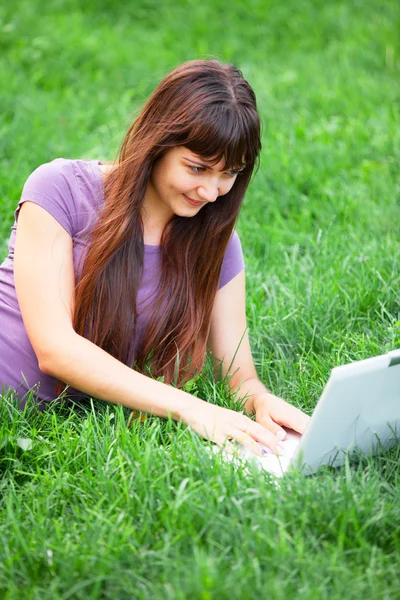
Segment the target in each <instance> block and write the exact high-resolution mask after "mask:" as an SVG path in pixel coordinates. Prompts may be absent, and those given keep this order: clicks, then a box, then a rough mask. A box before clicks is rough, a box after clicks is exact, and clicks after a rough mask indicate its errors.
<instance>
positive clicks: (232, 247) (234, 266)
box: [218, 231, 244, 289]
mask: <svg viewBox="0 0 400 600" xmlns="http://www.w3.org/2000/svg"><path fill="white" fill-rule="evenodd" d="M243 269H244V258H243V251H242V245H241V243H240V238H239V236H238V234H237V233H236V231H233V233H232V236H231V239H230V240H229V242H228V245H227V247H226V251H225V256H224V260H223V261H222V267H221V274H220V278H219V285H218V289H221V288H222V287H224V285H226V284H227V283H229V282H230V281H231V279H233V278H234V277H236V275H238V274H239V273H240V272H241V271H243Z"/></svg>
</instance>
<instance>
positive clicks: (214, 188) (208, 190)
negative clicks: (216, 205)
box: [197, 183, 219, 202]
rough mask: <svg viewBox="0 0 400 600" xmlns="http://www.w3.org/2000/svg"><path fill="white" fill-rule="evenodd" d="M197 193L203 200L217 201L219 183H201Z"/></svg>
mask: <svg viewBox="0 0 400 600" xmlns="http://www.w3.org/2000/svg"><path fill="white" fill-rule="evenodd" d="M197 193H198V195H199V196H200V198H201V199H202V200H206V201H207V202H215V200H216V199H217V198H218V196H219V192H218V184H216V183H210V184H209V185H201V186H199V187H198V188H197Z"/></svg>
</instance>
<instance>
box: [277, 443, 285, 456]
mask: <svg viewBox="0 0 400 600" xmlns="http://www.w3.org/2000/svg"><path fill="white" fill-rule="evenodd" d="M275 448H276V449H277V450H278V451H279V454H283V452H285V448H284V447H283V446H282V444H279V442H278V443H277V444H276V446H275Z"/></svg>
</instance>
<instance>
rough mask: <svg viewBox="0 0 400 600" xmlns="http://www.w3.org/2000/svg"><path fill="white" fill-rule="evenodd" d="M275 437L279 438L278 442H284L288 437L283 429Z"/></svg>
mask: <svg viewBox="0 0 400 600" xmlns="http://www.w3.org/2000/svg"><path fill="white" fill-rule="evenodd" d="M275 437H276V438H278V440H284V439H285V437H286V431H283V429H279V430H278V431H277V432H276V434H275Z"/></svg>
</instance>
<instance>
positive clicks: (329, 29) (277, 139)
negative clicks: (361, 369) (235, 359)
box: [0, 0, 400, 600]
mask: <svg viewBox="0 0 400 600" xmlns="http://www.w3.org/2000/svg"><path fill="white" fill-rule="evenodd" d="M4 4H6V3H3V5H2V6H1V7H0V32H1V34H0V49H1V51H0V87H1V90H2V92H1V95H0V128H1V136H0V164H1V168H0V259H3V258H4V257H5V256H6V254H7V239H8V236H9V233H10V227H11V225H12V223H13V211H14V210H15V207H16V204H17V202H18V199H19V195H20V193H21V189H22V186H23V183H24V181H25V179H26V178H27V176H28V175H29V173H30V172H31V171H32V170H33V169H34V168H35V167H36V166H38V165H39V164H42V163H44V162H47V161H50V160H52V159H53V158H55V157H59V156H63V157H66V158H79V157H83V158H102V159H113V157H115V155H116V152H117V149H118V145H119V143H120V142H121V140H122V136H123V133H124V131H125V129H126V128H127V126H128V124H129V123H130V122H131V120H132V118H133V117H134V115H135V114H136V113H137V111H138V110H139V108H140V106H141V104H142V103H143V102H144V100H145V99H146V97H147V95H148V94H149V93H150V92H151V91H152V90H153V89H154V87H155V86H156V84H157V83H158V82H159V81H160V80H161V79H162V77H163V76H164V75H165V74H166V73H167V72H168V71H169V70H171V69H172V68H173V67H174V66H176V65H177V64H179V63H180V62H183V61H184V60H189V59H192V58H198V57H202V58H204V57H211V56H216V57H219V58H220V59H222V60H224V61H227V62H233V63H235V64H236V65H237V66H238V67H239V68H240V69H241V70H242V71H243V73H244V75H245V77H246V78H247V79H248V80H249V81H250V83H251V84H252V85H253V87H254V89H255V91H256V94H257V98H258V104H259V110H260V113H261V116H262V120H263V151H262V157H261V166H260V169H259V171H258V173H257V175H256V176H255V178H254V181H253V183H252V186H251V187H250V189H249V192H248V194H247V196H246V199H245V203H244V207H243V210H242V213H241V216H240V218H239V222H238V226H237V230H238V232H239V234H240V237H241V241H242V246H243V251H244V255H245V260H246V281H247V296H248V302H247V315H248V324H249V330H250V335H251V344H252V350H253V354H254V358H255V362H256V365H257V369H258V372H259V375H260V377H261V378H262V379H263V380H264V381H265V383H266V385H267V386H268V387H269V388H270V389H271V390H272V391H273V392H274V393H275V394H277V395H280V396H282V397H283V398H285V399H287V400H289V401H290V402H292V403H293V404H295V405H296V406H299V407H300V408H302V409H303V410H305V411H306V412H308V413H310V414H311V412H312V410H313V407H314V406H315V403H316V401H317V400H318V397H319V395H320V393H321V391H322V389H323V387H324V384H325V382H326V380H327V378H328V376H329V372H330V370H331V369H332V367H334V366H336V365H339V364H343V363H346V362H349V361H352V360H359V359H363V358H368V357H370V356H374V355H378V354H382V353H385V352H387V351H389V350H393V349H394V348H399V347H400V241H399V233H400V204H399V202H400V194H399V190H400V177H399V172H400V171H399V167H400V36H399V35H398V34H399V31H400V5H399V4H398V2H396V1H395V0H392V1H388V0H386V1H382V2H376V1H375V2H374V1H373V0H364V2H359V1H358V0H347V1H345V0H341V1H339V0H332V1H331V2H322V0H313V1H312V0H298V1H297V2H295V1H294V0H289V1H288V2H286V3H281V2H278V1H277V0H269V1H267V0H248V1H247V2H244V1H238V0H233V1H232V2H231V3H227V2H226V1H224V2H223V1H222V0H213V1H211V0H205V1H203V2H194V1H193V0H186V1H184V0H174V1H172V0H164V1H162V0H159V1H156V0H143V1H139V0H137V1H136V0H132V2H130V3H128V4H126V3H124V2H122V0H115V1H114V2H111V0H108V1H107V0H97V1H94V0H87V1H86V2H81V1H80V0H64V1H63V0H49V2H47V3H42V2H39V0H30V1H29V2H28V1H27V0H21V1H20V2H18V6H17V5H12V4H11V3H10V5H9V6H4ZM196 393H197V394H198V395H200V396H201V397H202V398H204V399H206V400H209V401H211V402H216V403H219V404H221V405H224V406H230V407H234V406H235V405H234V400H233V399H232V398H231V397H230V396H229V395H228V393H227V391H226V387H225V386H224V384H223V382H219V381H215V380H214V379H213V377H212V376H211V374H210V369H209V368H208V369H206V370H205V373H204V376H203V377H202V378H201V379H200V380H199V381H198V382H197V388H196ZM128 417H129V414H128V411H127V410H126V409H124V408H122V407H115V406H113V405H110V404H107V403H102V402H99V401H96V400H93V401H92V402H91V403H88V405H87V406H86V407H78V408H74V407H68V406H62V405H56V406H53V407H51V408H50V409H49V410H48V411H47V412H45V413H39V412H38V411H37V410H35V407H34V406H32V407H29V408H28V409H27V410H26V411H25V412H24V413H21V412H20V411H19V410H18V407H17V403H16V401H15V399H14V398H13V397H12V394H6V395H5V396H4V397H3V398H2V399H1V402H0V473H1V479H0V515H1V518H0V597H1V598H4V600H11V599H18V600H19V599H22V598H26V599H35V600H39V599H40V600H43V599H46V600H47V599H51V600H61V599H62V600H67V599H74V600H75V599H82V600H83V599H85V600H87V599H88V600H94V599H106V598H107V599H112V600H120V599H121V600H125V599H128V598H129V599H130V598H132V599H133V598H135V599H136V598H137V599H141V600H142V599H143V600H144V599H148V598H151V599H158V598H160V599H170V600H175V599H178V600H180V599H182V600H183V599H190V600H192V599H193V600H197V599H199V600H208V599H213V600H214V599H217V600H219V599H225V598H229V600H236V599H238V600H239V599H240V600H242V599H253V598H272V599H274V600H275V599H277V600H280V599H285V600H287V599H288V598H293V599H296V600H297V599H301V600H303V599H310V600H311V599H313V600H314V599H318V600H319V599H325V598H326V599H328V598H329V600H332V599H336V598H340V599H343V598H346V600H351V599H357V600H359V599H360V598H366V599H368V600H369V599H374V600H375V599H379V600H381V599H382V600H392V599H398V598H400V576H399V572H400V558H399V557H400V492H399V483H400V466H399V462H400V449H399V447H397V448H394V449H392V450H390V451H387V452H386V453H381V454H380V455H378V456H376V457H374V458H364V459H362V460H361V461H360V462H358V463H354V464H353V463H350V464H347V465H346V467H343V468H341V469H338V470H333V469H329V468H325V469H322V470H321V471H320V472H318V473H317V474H316V475H315V476H313V477H309V478H305V477H303V476H301V475H298V474H291V475H289V476H288V477H285V478H284V479H283V480H282V481H281V483H280V485H279V486H277V485H276V483H275V481H274V480H273V478H271V477H270V476H269V475H268V474H267V473H263V472H257V471H255V470H250V472H246V471H245V470H244V469H243V468H242V467H240V468H238V469H235V468H234V467H233V466H232V465H231V464H229V463H225V462H223V461H221V459H220V457H219V456H214V457H212V458H209V456H208V454H207V452H206V450H205V446H206V445H207V444H206V442H204V441H203V440H202V439H201V438H200V437H198V436H193V435H191V433H190V432H189V431H188V430H187V429H186V428H185V427H184V426H183V425H182V424H178V423H174V422H168V421H165V420H162V419H158V418H154V417H150V418H148V419H147V421H145V422H144V423H143V424H140V423H139V422H135V423H134V425H133V427H132V428H128V427H127V421H128Z"/></svg>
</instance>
